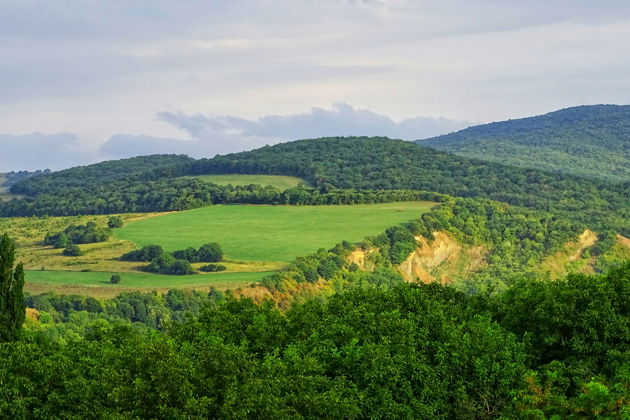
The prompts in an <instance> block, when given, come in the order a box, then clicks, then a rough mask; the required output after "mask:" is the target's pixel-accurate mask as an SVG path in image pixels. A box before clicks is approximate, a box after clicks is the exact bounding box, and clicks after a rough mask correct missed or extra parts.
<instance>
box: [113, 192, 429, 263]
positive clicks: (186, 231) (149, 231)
mask: <svg viewBox="0 0 630 420" xmlns="http://www.w3.org/2000/svg"><path fill="white" fill-rule="evenodd" d="M434 205H435V203H428V202H402V203H385V204H361V205H350V206H248V205H218V206H211V207H204V208H200V209H195V210H188V211H184V212H179V213H171V214H167V215H163V216H157V217H152V218H146V219H142V220H138V221H136V222H131V223H128V224H127V225H126V226H125V227H123V228H122V229H117V230H116V231H115V233H114V236H115V237H116V238H118V239H121V240H128V241H131V242H134V243H135V244H136V245H138V246H140V247H141V246H145V245H150V244H157V245H161V246H162V247H163V248H164V249H166V250H167V251H173V250H176V249H182V248H186V247H189V246H192V247H199V246H201V245H203V244H204V243H207V242H218V243H219V244H220V245H221V246H222V247H223V250H224V251H225V254H226V257H227V258H229V259H231V260H242V261H281V262H289V261H292V260H294V259H295V258H296V257H299V256H303V255H308V254H310V253H312V252H315V251H317V250H318V249H319V248H330V247H332V246H334V245H335V244H337V243H339V242H341V241H343V240H346V241H349V242H359V241H361V240H363V239H364V238H365V237H366V236H371V235H376V234H379V233H381V232H382V231H384V230H385V229H387V228H388V227H390V226H394V225H396V224H399V223H403V222H406V221H409V220H412V219H415V218H417V217H418V216H419V215H420V214H421V213H424V212H426V211H428V210H429V209H431V207H433V206H434Z"/></svg>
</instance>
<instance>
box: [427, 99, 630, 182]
mask: <svg viewBox="0 0 630 420" xmlns="http://www.w3.org/2000/svg"><path fill="white" fill-rule="evenodd" d="M628 133H630V106H628V105H624V106H619V105H594V106H579V107H574V108H567V109H563V110H560V111H556V112H552V113H550V114H545V115H541V116H537V117H530V118H523V119H518V120H509V121H502V122H495V123H490V124H484V125H479V126H475V127H470V128H467V129H465V130H461V131H458V132H456V133H451V134H446V135H443V136H439V137H435V138H431V139H426V140H418V141H417V143H418V144H420V145H423V146H428V147H433V148H436V149H438V150H442V151H445V152H450V153H455V154H457V155H460V156H465V157H473V158H478V159H483V160H490V161H494V162H499V163H507V164H510V165H516V166H521V167H525V168H539V169H545V170H550V171H559V172H564V173H569V174H574V175H580V176H589V177H595V178H603V179H606V180H608V181H610V182H627V181H630V135H629V134H628Z"/></svg>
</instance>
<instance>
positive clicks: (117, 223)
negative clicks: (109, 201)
mask: <svg viewBox="0 0 630 420" xmlns="http://www.w3.org/2000/svg"><path fill="white" fill-rule="evenodd" d="M124 224H125V223H124V222H123V219H122V218H121V217H120V216H112V217H110V218H109V220H108V221H107V226H108V227H109V228H110V229H116V228H121V227H123V225H124Z"/></svg>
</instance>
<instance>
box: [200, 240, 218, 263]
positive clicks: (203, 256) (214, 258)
mask: <svg viewBox="0 0 630 420" xmlns="http://www.w3.org/2000/svg"><path fill="white" fill-rule="evenodd" d="M198 256H199V261H200V262H219V261H221V260H223V250H222V249H221V246H220V245H219V244H218V243H216V242H210V243H208V244H205V245H202V246H201V248H199V253H198Z"/></svg>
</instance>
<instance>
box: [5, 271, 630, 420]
mask: <svg viewBox="0 0 630 420" xmlns="http://www.w3.org/2000/svg"><path fill="white" fill-rule="evenodd" d="M343 280H344V281H345V282H346V283H347V284H349V285H350V286H349V287H347V288H346V290H345V291H342V292H341V293H338V294H335V295H332V296H330V297H328V298H327V299H309V300H308V301H306V302H304V303H295V304H294V305H293V306H291V307H290V308H289V309H287V310H286V311H281V310H279V309H276V308H275V307H274V306H273V305H270V304H263V305H256V304H254V303H252V302H251V301H249V300H244V299H240V300H239V299H234V298H231V297H228V298H227V299H216V298H214V299H210V298H206V297H203V296H199V299H198V298H197V297H196V296H194V295H189V296H181V295H179V296H173V295H171V296H170V297H169V295H166V296H165V297H157V296H155V295H141V294H133V295H128V296H126V297H124V298H121V299H120V300H119V301H118V302H115V303H111V304H107V305H105V307H104V308H103V304H101V308H102V310H101V312H99V309H98V308H99V306H98V304H96V303H94V302H92V303H90V304H88V303H87V300H86V302H85V303H83V302H79V303H76V305H77V307H79V308H82V306H81V305H85V307H86V308H87V307H88V305H89V307H91V308H93V310H92V311H89V309H86V310H85V311H78V312H73V311H70V310H69V311H67V313H68V315H67V322H66V323H64V324H52V323H48V322H44V321H45V320H44V321H40V323H39V324H36V325H31V326H30V327H29V328H27V329H26V330H25V331H23V334H22V337H21V339H20V340H19V341H16V342H12V343H4V344H0V358H1V359H2V360H3V361H5V362H4V363H2V364H0V416H1V417H4V418H51V417H64V418H65V417H138V418H228V417H229V418H235V417H237V418H240V417H247V418H251V417H255V418H286V417H308V418H349V419H352V418H436V419H450V418H495V417H496V418H554V417H555V418H599V417H601V418H618V419H622V418H626V417H627V416H628V415H630V401H629V400H628V395H629V393H628V389H629V388H630V377H629V376H628V371H629V370H630V331H629V326H630V306H629V305H628V302H630V286H629V285H630V264H626V265H624V266H622V267H620V268H618V269H615V270H612V271H611V272H610V273H608V274H607V275H605V276H585V275H571V276H569V277H567V278H566V279H563V280H560V281H557V282H539V281H536V280H521V281H518V282H516V283H515V284H513V285H512V286H511V288H510V289H509V290H508V291H506V292H505V293H502V294H497V295H474V296H471V295H467V294H465V293H463V292H459V291H456V290H455V289H453V288H450V287H444V286H439V285H436V284H432V285H410V284H404V283H403V282H402V280H401V279H400V277H399V276H398V277H397V276H396V275H395V274H393V273H391V272H389V273H388V272H375V273H366V272H358V271H355V272H352V271H346V272H345V273H344V274H343ZM143 299H146V300H147V302H149V301H153V300H158V301H162V302H161V303H160V304H157V303H156V304H154V303H149V304H147V303H141V302H142V300H143ZM171 299H173V300H174V302H172V303H167V302H168V301H169V300H171ZM54 300H55V299H54V298H52V299H51V297H48V298H47V299H46V300H45V301H42V302H47V303H48V304H50V305H51V306H54V305H58V306H62V304H61V303H60V302H55V303H53V301H54ZM203 300H207V302H205V303H207V304H205V305H203V306H200V305H199V304H198V303H199V301H203ZM187 301H189V302H190V306H191V311H190V313H191V314H196V315H194V316H193V317H191V318H188V319H185V320H183V321H181V322H177V323H169V322H165V318H164V319H161V318H160V316H155V317H153V316H151V315H149V314H151V313H153V314H159V313H160V312H159V310H158V308H160V307H168V308H175V307H178V305H187V303H186V302H187ZM43 305H45V303H42V306H41V307H42V308H43ZM73 305H75V304H73ZM108 305H111V307H112V308H115V309H111V310H112V311H114V312H115V313H116V315H115V318H112V317H110V315H109V312H108V311H110V309H108V308H109V306H108ZM170 310H171V311H172V309H170ZM55 311H57V309H55ZM62 312H63V309H62ZM131 313H133V314H140V315H133V316H128V315H127V314H131ZM144 314H146V315H144ZM558 314H561V315H560V316H559V315H558ZM64 316H66V315H64ZM133 317H137V318H135V319H138V320H140V319H146V320H148V324H149V325H150V326H151V327H153V328H158V329H160V330H161V331H156V330H150V329H146V328H142V326H143V324H139V322H142V321H137V322H136V323H135V324H129V323H128V322H123V321H120V319H129V318H133ZM184 318H186V317H184ZM40 319H42V316H41V315H40ZM117 320H118V321H117Z"/></svg>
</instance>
